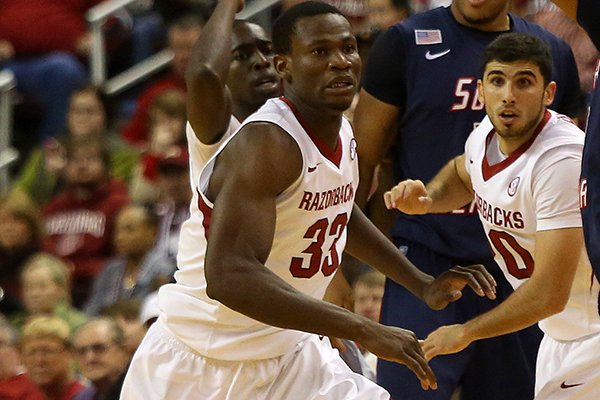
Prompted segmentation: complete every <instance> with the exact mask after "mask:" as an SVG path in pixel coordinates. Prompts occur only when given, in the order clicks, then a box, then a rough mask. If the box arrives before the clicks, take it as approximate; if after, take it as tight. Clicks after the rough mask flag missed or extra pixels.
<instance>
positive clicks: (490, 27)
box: [450, 2, 510, 32]
mask: <svg viewBox="0 0 600 400" xmlns="http://www.w3.org/2000/svg"><path fill="white" fill-rule="evenodd" d="M450 11H451V12H452V16H453V17H454V19H455V20H456V21H457V22H458V23H459V24H461V25H463V26H466V27H469V28H473V29H477V30H478V31H482V32H504V31H508V30H510V17H509V16H508V11H506V12H503V13H500V14H499V15H498V16H496V17H494V18H493V19H489V18H488V19H478V20H474V19H470V18H469V17H468V16H466V15H465V14H463V13H462V12H461V11H460V10H459V9H458V6H457V5H456V3H455V2H453V3H452V5H451V6H450Z"/></svg>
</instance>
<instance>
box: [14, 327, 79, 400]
mask: <svg viewBox="0 0 600 400" xmlns="http://www.w3.org/2000/svg"><path fill="white" fill-rule="evenodd" d="M69 339H70V329H69V325H68V324H67V323H66V322H65V321H63V320H62V319H60V318H57V317H36V318H34V319H32V320H31V321H30V322H29V323H28V324H27V325H25V327H24V328H23V335H22V337H21V353H22V355H23V363H24V364H25V367H26V368H27V373H28V374H29V378H30V379H31V380H32V381H33V383H34V384H35V385H36V386H37V388H38V389H39V390H40V391H41V392H42V394H43V398H44V399H46V400H73V399H75V398H76V396H77V395H78V394H79V393H80V392H82V391H83V390H84V389H85V386H84V385H83V383H82V382H80V381H79V380H77V378H76V376H75V371H74V370H73V368H72V365H73V354H72V351H71V346H70V340H69Z"/></svg>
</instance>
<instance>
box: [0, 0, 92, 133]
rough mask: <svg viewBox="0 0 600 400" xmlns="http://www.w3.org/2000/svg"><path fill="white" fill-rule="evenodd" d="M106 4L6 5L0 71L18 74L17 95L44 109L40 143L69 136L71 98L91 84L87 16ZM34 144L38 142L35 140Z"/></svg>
mask: <svg viewBox="0 0 600 400" xmlns="http://www.w3.org/2000/svg"><path fill="white" fill-rule="evenodd" d="M101 1H102V0H64V1H56V0H36V1H22V0H3V1H2V2H0V68H7V69H9V70H10V71H12V72H13V73H14V75H15V77H16V81H17V90H18V91H19V92H20V93H23V94H25V95H27V96H29V97H32V98H34V99H35V100H36V101H38V102H39V103H40V104H41V106H42V109H43V112H44V117H43V122H42V126H41V127H40V131H39V133H38V135H37V138H40V139H46V138H49V137H53V136H55V135H58V134H59V133H60V132H62V131H63V129H64V126H65V121H64V117H65V115H66V111H67V105H68V102H69V97H70V95H71V92H72V91H73V90H74V89H75V88H77V87H81V85H83V84H84V82H85V81H86V80H87V71H86V69H85V67H84V65H83V64H82V62H81V61H80V60H79V59H78V57H85V56H86V55H87V54H88V52H89V49H90V36H89V32H88V28H87V23H86V20H85V13H86V11H87V10H88V9H89V8H90V7H92V6H93V5H95V4H98V3H100V2H101ZM32 139H33V140H34V141H38V140H36V139H34V135H32ZM38 142H39V141H38Z"/></svg>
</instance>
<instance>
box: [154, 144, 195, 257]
mask: <svg viewBox="0 0 600 400" xmlns="http://www.w3.org/2000/svg"><path fill="white" fill-rule="evenodd" d="M156 186H157V188H158V192H159V197H158V201H157V202H156V203H155V207H156V213H157V214H158V216H159V218H160V225H159V229H158V239H157V241H156V248H157V249H160V250H161V251H162V252H163V254H166V255H167V256H168V257H170V258H172V259H176V257H177V249H178V247H179V232H180V231H181V225H182V224H183V223H184V222H185V221H186V220H187V219H188V218H189V215H190V201H191V199H192V191H191V189H190V169H189V156H188V153H187V151H182V152H181V153H180V154H179V155H174V156H171V157H166V158H163V159H162V160H160V161H159V162H158V179H157V181H156Z"/></svg>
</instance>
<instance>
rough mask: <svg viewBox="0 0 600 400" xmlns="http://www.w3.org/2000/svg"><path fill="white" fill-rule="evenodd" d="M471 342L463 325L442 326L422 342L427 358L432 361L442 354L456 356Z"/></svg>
mask: <svg viewBox="0 0 600 400" xmlns="http://www.w3.org/2000/svg"><path fill="white" fill-rule="evenodd" d="M469 344H471V340H470V339H469V338H467V337H466V335H465V332H464V327H463V325H460V324H456V325H448V326H442V327H440V328H438V329H436V330H435V331H433V332H431V333H430V334H429V336H427V339H425V341H423V342H422V347H423V351H424V352H425V358H426V359H427V360H431V359H432V358H433V357H435V356H438V355H440V354H454V353H458V352H459V351H462V350H464V349H465V348H466V347H467V346H468V345H469Z"/></svg>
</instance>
